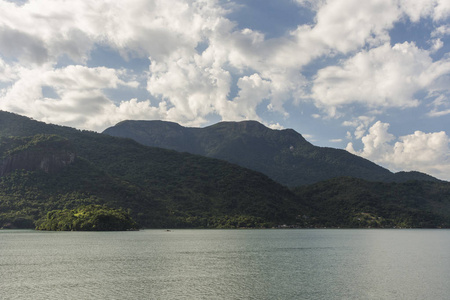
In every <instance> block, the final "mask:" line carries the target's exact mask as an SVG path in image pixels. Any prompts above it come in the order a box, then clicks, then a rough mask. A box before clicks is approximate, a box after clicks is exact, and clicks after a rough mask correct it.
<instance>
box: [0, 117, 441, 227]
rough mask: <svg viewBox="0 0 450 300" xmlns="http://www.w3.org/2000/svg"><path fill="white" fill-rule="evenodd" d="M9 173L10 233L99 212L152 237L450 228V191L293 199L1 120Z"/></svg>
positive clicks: (222, 173) (327, 190) (357, 183)
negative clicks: (196, 232) (197, 231)
mask: <svg viewBox="0 0 450 300" xmlns="http://www.w3.org/2000/svg"><path fill="white" fill-rule="evenodd" d="M163 124H165V123H164V122H163ZM244 124H245V123H244ZM249 124H252V125H251V126H253V125H255V126H259V125H260V124H259V125H257V124H258V123H256V124H255V123H249ZM178 126H179V125H178ZM261 126H262V125H261ZM223 130H224V131H226V130H225V129H223ZM236 130H238V131H240V130H241V129H239V128H238V129H236ZM272 133H273V132H272ZM288 133H289V132H288ZM289 134H293V133H292V132H291V133H289ZM289 134H288V135H289ZM224 135H225V132H224ZM293 135H295V136H296V134H293ZM273 138H274V143H275V142H279V141H280V140H279V138H275V137H273ZM266 139H267V137H266V138H264V140H266ZM289 141H290V140H289V139H287V142H286V143H288V142H289ZM241 142H242V143H244V140H241ZM253 142H254V143H255V145H256V146H258V144H257V139H256V140H252V143H253ZM245 143H248V142H245ZM263 144H264V143H263ZM230 145H236V146H237V145H239V143H237V144H230ZM208 147H211V148H208V149H210V151H219V150H218V149H219V148H221V147H220V145H219V146H217V147H218V148H217V149H216V150H214V149H215V148H214V147H213V144H210V145H209V146H208ZM246 147H247V146H246ZM248 147H250V145H248ZM251 147H253V146H251ZM261 147H262V146H261ZM294 148H295V146H294ZM245 149H249V148H244V150H245ZM235 151H236V152H237V153H240V154H241V155H247V156H248V157H250V155H249V154H248V153H247V154H246V153H245V151H243V150H242V149H239V147H238V149H236V150H235ZM289 151H291V150H290V149H289ZM67 154H70V155H72V154H75V155H74V156H71V157H74V159H73V160H72V159H71V160H66V158H67V157H66V156H67ZM256 156H257V155H256ZM61 160H62V161H63V162H64V163H62V164H61V163H60V162H61ZM49 165H53V166H59V167H58V168H48V167H46V166H49ZM0 169H1V170H6V171H5V172H4V174H3V176H0V228H1V227H4V228H34V227H36V225H37V226H38V227H39V226H41V225H42V224H44V223H45V222H44V221H41V222H38V223H36V222H37V221H38V220H40V219H41V220H47V219H48V218H47V217H48V216H53V220H58V219H59V218H66V217H68V216H70V213H73V214H76V210H77V209H78V208H79V207H83V209H85V208H86V207H88V206H89V205H101V206H104V205H106V206H108V207H109V208H110V209H112V210H123V211H126V212H127V213H129V214H130V216H131V217H132V218H133V219H134V220H135V221H136V222H137V224H138V225H140V226H141V227H144V228H167V227H172V228H241V227H252V228H253V227H273V226H278V225H283V224H286V225H287V226H293V227H450V221H449V218H450V183H448V182H439V181H417V180H415V181H407V182H403V183H395V182H392V183H382V182H370V181H365V180H361V179H355V178H348V177H343V178H335V179H330V180H327V181H322V182H319V183H316V184H313V185H308V186H301V187H298V188H296V189H294V190H289V189H288V188H286V187H284V186H282V185H280V184H278V183H276V182H274V181H272V180H271V179H269V178H268V177H267V176H265V175H263V174H261V173H258V172H255V171H252V170H250V169H245V168H242V167H239V166H237V165H234V164H231V163H228V162H226V161H222V160H217V159H211V158H206V157H202V156H199V155H192V154H188V153H179V152H175V151H172V150H166V149H161V148H154V147H147V146H144V145H141V144H138V143H137V142H135V141H133V140H131V139H124V138H117V137H111V136H108V135H103V134H98V133H94V132H88V131H79V130H75V129H73V128H68V127H63V126H56V125H51V124H45V123H42V122H37V121H34V120H30V119H28V118H25V117H21V116H18V115H14V114H11V113H6V112H1V111H0ZM305 172H306V171H305ZM410 175H411V174H410V173H404V174H403V175H402V176H404V180H406V179H409V176H410ZM413 175H414V174H413ZM303 176H308V173H305V174H303ZM55 210H58V211H60V212H59V213H57V214H54V213H53V214H50V215H48V213H49V212H52V211H55ZM46 218H47V219H46ZM46 222H47V223H45V224H56V223H55V222H56V221H55V222H53V221H52V222H49V221H46ZM58 223H59V221H58ZM64 224H65V223H64ZM71 224H73V220H72V223H71ZM77 224H79V223H77ZM80 224H81V223H80ZM52 226H53V225H51V226H50V227H48V228H52ZM70 226H72V227H70ZM70 226H69V225H67V226H66V228H70V229H68V230H71V229H77V228H78V227H73V226H74V225H70ZM77 226H78V225H77ZM55 228H56V227H55Z"/></svg>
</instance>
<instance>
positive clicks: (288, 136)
mask: <svg viewBox="0 0 450 300" xmlns="http://www.w3.org/2000/svg"><path fill="white" fill-rule="evenodd" d="M103 133H104V134H108V135H112V136H117V137H126V138H131V139H134V140H135V141H137V142H139V143H141V144H143V145H147V146H152V147H161V148H165V149H171V150H175V151H179V152H188V153H193V154H199V155H203V156H206V157H212V158H217V159H222V160H226V161H229V162H231V163H235V164H238V165H240V166H243V167H246V168H250V169H252V170H255V171H259V172H262V173H264V174H266V175H267V176H269V177H270V178H272V179H273V180H275V181H277V182H279V183H281V184H283V185H287V186H290V187H294V186H300V185H307V184H312V183H316V182H320V181H323V180H328V179H331V178H335V177H341V176H350V177H355V178H361V179H365V180H369V181H384V182H405V181H408V180H430V181H439V180H438V179H436V178H434V177H432V176H430V175H428V174H424V173H420V172H416V171H414V172H400V173H398V174H397V173H392V172H391V171H389V170H388V169H386V168H384V167H381V166H379V165H377V164H375V163H373V162H371V161H369V160H367V159H365V158H362V157H360V156H356V155H354V154H351V153H349V152H347V151H346V150H343V149H335V148H330V147H318V146H314V145H312V144H311V143H310V142H308V141H307V140H306V139H305V138H304V137H303V136H302V135H301V134H300V133H298V132H296V131H295V130H293V129H283V130H273V129H270V128H267V127H266V126H264V125H263V124H261V123H259V122H257V121H241V122H219V123H216V124H213V125H210V126H207V127H204V128H193V127H183V126H181V125H179V124H177V123H174V122H165V121H159V120H158V121H133V120H129V121H122V122H120V123H118V124H117V125H115V126H112V127H109V128H107V129H106V130H104V131H103Z"/></svg>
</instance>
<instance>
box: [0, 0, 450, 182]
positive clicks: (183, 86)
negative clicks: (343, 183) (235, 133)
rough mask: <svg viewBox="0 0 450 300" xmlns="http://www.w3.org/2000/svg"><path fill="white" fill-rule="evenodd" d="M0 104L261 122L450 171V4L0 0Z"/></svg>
mask: <svg viewBox="0 0 450 300" xmlns="http://www.w3.org/2000/svg"><path fill="white" fill-rule="evenodd" d="M0 109H1V110H5V111H10V112H15V113H19V114H22V115H26V116H29V117H32V118H34V119H36V120H41V121H45V122H49V123H55V124H62V125H67V126H71V127H76V128H79V129H89V130H95V131H102V130H103V129H105V128H107V127H109V126H112V125H114V124H116V123H117V122H120V121H122V120H125V119H143V120H154V119H160V120H168V121H174V122H178V123H180V124H182V125H185V126H195V127H203V126H207V125H210V124H213V123H216V122H218V121H230V120H231V121H239V120H258V121H260V122H262V123H264V124H265V125H267V126H270V127H271V128H274V129H282V128H293V129H295V130H296V131H298V132H299V133H301V134H302V135H304V136H305V137H306V138H307V139H308V140H309V141H310V142H311V143H313V144H315V145H319V146H328V147H334V148H342V149H347V150H348V151H350V152H352V153H355V154H358V155H361V156H363V157H366V158H368V159H370V160H372V161H374V162H376V163H378V164H380V165H383V166H384V167H387V168H389V169H390V170H391V171H400V170H405V171H409V170H419V171H422V172H426V173H428V174H431V175H434V176H436V177H438V178H441V179H446V180H450V146H449V136H450V1H448V0H414V1H411V0H364V1H360V0H329V1H326V0H316V1H314V0H236V1H233V0H198V1H194V0H170V1H168V0H128V1H123V0H96V1H91V0H86V1H84V0H77V1H73V0H29V1H26V0H20V1H19V0H16V1H13V0H8V1H6V0H0Z"/></svg>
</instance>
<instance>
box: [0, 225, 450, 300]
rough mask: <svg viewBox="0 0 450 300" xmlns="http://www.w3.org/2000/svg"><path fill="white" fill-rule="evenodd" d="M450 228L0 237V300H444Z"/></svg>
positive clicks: (16, 233) (13, 233)
mask: <svg viewBox="0 0 450 300" xmlns="http://www.w3.org/2000/svg"><path fill="white" fill-rule="evenodd" d="M449 250H450V230H174V231H171V232H166V231H164V230H142V231H138V232H37V231H32V230H3V231H0V272H1V274H2V276H0V287H1V289H0V299H447V298H448V295H450V286H449V285H448V282H450V272H449V270H450V251H449Z"/></svg>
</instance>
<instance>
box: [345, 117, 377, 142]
mask: <svg viewBox="0 0 450 300" xmlns="http://www.w3.org/2000/svg"><path fill="white" fill-rule="evenodd" d="M374 120H375V117H373V116H359V117H358V118H355V119H353V120H352V121H344V122H343V123H342V125H343V126H350V127H355V132H354V135H355V138H356V139H360V138H362V137H363V135H364V134H365V133H366V130H367V128H368V126H369V124H370V123H372V122H373V121H374ZM348 137H351V133H347V138H348Z"/></svg>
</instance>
